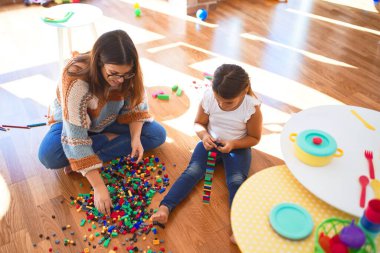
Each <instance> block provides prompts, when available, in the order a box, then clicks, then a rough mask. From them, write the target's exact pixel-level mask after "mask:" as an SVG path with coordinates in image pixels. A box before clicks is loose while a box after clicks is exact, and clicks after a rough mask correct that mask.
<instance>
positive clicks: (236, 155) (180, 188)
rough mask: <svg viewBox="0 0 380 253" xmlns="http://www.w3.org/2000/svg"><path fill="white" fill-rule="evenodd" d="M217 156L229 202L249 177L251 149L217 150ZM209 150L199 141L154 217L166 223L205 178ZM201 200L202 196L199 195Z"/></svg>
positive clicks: (230, 202)
mask: <svg viewBox="0 0 380 253" xmlns="http://www.w3.org/2000/svg"><path fill="white" fill-rule="evenodd" d="M212 151H214V152H217V156H219V157H221V158H222V160H223V164H224V170H225V174H226V181H227V182H226V183H227V187H228V191H229V204H230V206H231V204H232V200H233V198H234V197H235V194H236V191H237V190H238V189H239V187H240V185H241V184H242V183H243V182H244V181H245V180H246V179H247V177H248V172H249V168H250V165H251V158H252V154H251V149H250V148H245V149H235V150H232V151H231V152H230V153H220V152H219V151H217V150H212ZM207 154H208V151H207V150H206V149H205V148H204V146H203V143H202V142H199V143H198V144H197V146H196V147H195V149H194V153H193V155H192V157H191V160H190V163H189V165H188V167H187V168H186V170H185V171H184V172H183V173H182V174H181V176H180V177H179V178H178V179H177V180H176V181H175V183H174V184H173V186H172V187H171V189H170V190H169V192H168V194H167V195H166V196H165V198H164V199H163V200H162V201H161V203H160V207H159V210H158V212H156V213H155V214H154V215H153V216H152V219H154V220H156V221H158V222H161V223H166V222H167V220H168V216H169V213H170V212H171V211H172V210H173V209H174V208H175V207H176V206H177V205H178V204H179V203H181V202H182V200H183V199H185V198H186V197H187V196H188V195H189V194H190V192H191V190H192V189H193V188H194V186H195V185H196V184H197V183H198V182H199V181H200V180H201V179H203V178H204V175H205V173H206V167H207ZM199 199H200V201H201V197H199Z"/></svg>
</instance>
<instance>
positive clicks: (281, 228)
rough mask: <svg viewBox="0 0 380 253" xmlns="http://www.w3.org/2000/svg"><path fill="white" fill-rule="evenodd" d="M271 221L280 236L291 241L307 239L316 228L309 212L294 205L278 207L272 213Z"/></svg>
mask: <svg viewBox="0 0 380 253" xmlns="http://www.w3.org/2000/svg"><path fill="white" fill-rule="evenodd" d="M269 221H270V224H271V226H272V228H273V229H274V230H275V231H276V232H277V233H278V234H280V235H282V236H283V237H286V238H288V239H291V240H300V239H303V238H306V237H307V236H309V235H310V233H311V232H312V231H313V227H314V223H313V220H312V218H311V216H310V214H309V212H308V211H307V210H306V209H305V208H303V207H301V206H299V205H296V204H292V203H282V204H278V205H276V206H275V207H274V208H273V209H272V210H271V212H270V216H269Z"/></svg>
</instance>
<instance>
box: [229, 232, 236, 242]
mask: <svg viewBox="0 0 380 253" xmlns="http://www.w3.org/2000/svg"><path fill="white" fill-rule="evenodd" d="M230 241H231V242H232V243H233V244H236V241H235V236H234V235H233V234H232V235H231V237H230Z"/></svg>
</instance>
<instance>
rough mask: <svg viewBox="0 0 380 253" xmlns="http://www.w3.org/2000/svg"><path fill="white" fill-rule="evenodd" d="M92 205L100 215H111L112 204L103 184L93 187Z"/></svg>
mask: <svg viewBox="0 0 380 253" xmlns="http://www.w3.org/2000/svg"><path fill="white" fill-rule="evenodd" d="M94 205H95V207H96V208H97V209H98V210H99V211H100V212H101V213H103V214H105V215H110V214H111V207H112V202H111V198H110V194H109V192H108V189H107V187H106V185H105V184H104V183H103V184H99V185H98V186H96V187H94Z"/></svg>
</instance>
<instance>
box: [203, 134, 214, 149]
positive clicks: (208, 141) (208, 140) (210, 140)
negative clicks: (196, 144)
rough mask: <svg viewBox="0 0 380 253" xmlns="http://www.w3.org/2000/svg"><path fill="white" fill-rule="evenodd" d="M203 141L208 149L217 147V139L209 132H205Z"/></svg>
mask: <svg viewBox="0 0 380 253" xmlns="http://www.w3.org/2000/svg"><path fill="white" fill-rule="evenodd" d="M202 143H203V146H204V147H205V149H206V150H211V149H212V148H216V144H215V139H214V138H212V136H211V135H209V134H205V135H204V136H203V139H202Z"/></svg>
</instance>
